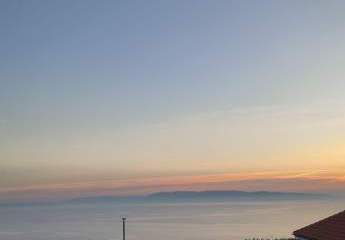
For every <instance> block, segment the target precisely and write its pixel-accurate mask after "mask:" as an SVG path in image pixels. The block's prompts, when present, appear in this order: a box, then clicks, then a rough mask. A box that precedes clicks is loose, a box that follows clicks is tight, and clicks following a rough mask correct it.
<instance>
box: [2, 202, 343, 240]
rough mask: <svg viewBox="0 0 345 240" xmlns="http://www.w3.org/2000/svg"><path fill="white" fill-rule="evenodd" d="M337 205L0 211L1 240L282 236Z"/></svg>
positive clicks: (192, 205)
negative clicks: (124, 218)
mask: <svg viewBox="0 0 345 240" xmlns="http://www.w3.org/2000/svg"><path fill="white" fill-rule="evenodd" d="M344 209H345V206H344V205H343V204H342V202H339V201H337V202H335V201H334V202H326V201H323V202H316V201H312V202H292V201H287V202H247V203H185V204H183V203H178V204H166V203H164V204H163V203H162V204H135V205H134V204H132V205H125V204H89V205H60V206H43V207H0V239H1V240H113V239H114V240H115V239H119V240H120V239H121V233H122V232H121V231H122V229H121V219H120V216H121V215H126V216H128V224H127V225H128V227H127V240H139V239H145V240H148V239H150V240H163V239H164V240H211V239H212V240H215V239H217V240H239V239H244V238H247V237H254V236H258V237H286V236H290V233H291V232H292V231H293V230H295V229H297V228H299V227H301V226H304V225H306V224H309V223H311V222H313V221H316V220H318V219H320V218H323V217H326V216H329V215H331V214H333V213H336V212H339V211H342V210H344Z"/></svg>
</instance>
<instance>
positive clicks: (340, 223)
mask: <svg viewBox="0 0 345 240" xmlns="http://www.w3.org/2000/svg"><path fill="white" fill-rule="evenodd" d="M293 234H294V235H295V236H296V237H302V238H306V239H308V240H345V211H343V212H340V213H337V214H335V215H333V216H330V217H328V218H326V219H323V220H321V221H319V222H316V223H314V224H311V225H309V226H307V227H304V228H301V229H299V230H297V231H295V232H294V233H293Z"/></svg>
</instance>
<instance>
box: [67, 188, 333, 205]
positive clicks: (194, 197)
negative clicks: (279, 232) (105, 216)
mask: <svg viewBox="0 0 345 240" xmlns="http://www.w3.org/2000/svg"><path fill="white" fill-rule="evenodd" d="M325 198H330V195H327V194H322V193H299V192H269V191H254V192H246V191H174V192H156V193H152V194H149V195H146V196H130V197H115V196H97V197H85V198H77V199H73V200H71V201H69V203H98V202H119V203H135V202H142V203H147V202H162V201H163V202H180V201H191V202H194V201H197V202H198V201H199V202H202V201H266V200H267V201H269V200H271V201H274V200H276V201H278V200H320V199H325Z"/></svg>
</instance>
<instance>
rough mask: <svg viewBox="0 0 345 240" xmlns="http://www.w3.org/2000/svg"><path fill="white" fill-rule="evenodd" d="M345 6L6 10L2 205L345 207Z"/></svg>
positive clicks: (136, 4) (108, 5)
mask: <svg viewBox="0 0 345 240" xmlns="http://www.w3.org/2000/svg"><path fill="white" fill-rule="evenodd" d="M344 12H345V1H316V0H315V1H307V0H304V1H221V0H217V1H211V0H210V1H196V0H195V1H193V0H191V1H179V0H177V1H159V0H158V1H146V0H145V1H86V0H79V1H78V0H73V1H67V0H66V1H64V0H61V1H39V0H37V1H24V0H23V1H18V0H14V1H10V0H8V1H7V0H3V1H1V2H0V24H1V27H0V202H12V201H41V200H47V199H48V200H60V199H66V198H74V197H79V196H94V195H103V194H106V195H109V194H110V195H116V196H117V195H133V194H146V193H150V192H155V191H170V190H209V189H211V190H212V189H213V190H215V189H221V190H226V189H229V190H231V189H234V190H272V191H302V192H303V191H308V192H310V191H311V192H336V193H345V67H344V66H345V14H344Z"/></svg>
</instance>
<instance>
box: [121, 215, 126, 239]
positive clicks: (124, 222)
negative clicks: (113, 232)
mask: <svg viewBox="0 0 345 240" xmlns="http://www.w3.org/2000/svg"><path fill="white" fill-rule="evenodd" d="M122 240H126V218H125V217H122Z"/></svg>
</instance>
